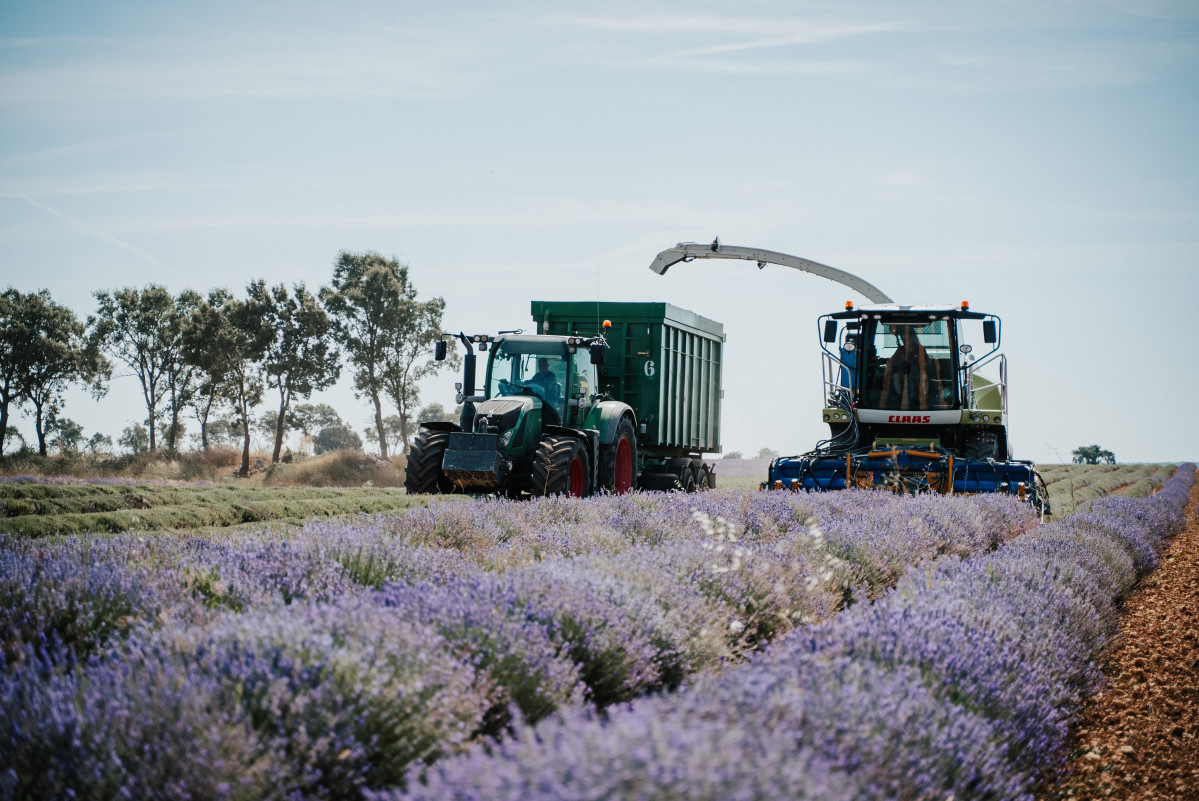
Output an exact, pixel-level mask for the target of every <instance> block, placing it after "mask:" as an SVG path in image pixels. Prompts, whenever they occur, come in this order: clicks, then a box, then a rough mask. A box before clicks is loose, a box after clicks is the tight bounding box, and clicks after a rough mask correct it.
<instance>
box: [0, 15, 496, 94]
mask: <svg viewBox="0 0 1199 801" xmlns="http://www.w3.org/2000/svg"><path fill="white" fill-rule="evenodd" d="M37 48H39V49H41V50H43V51H45V54H46V55H55V54H61V57H59V58H56V59H55V63H54V64H52V65H46V64H41V63H30V64H28V65H24V66H12V67H9V68H8V69H6V70H5V71H4V72H3V73H2V74H0V103H27V102H41V101H45V100H47V99H52V100H54V101H55V102H63V101H74V100H105V101H111V100H125V99H136V100H154V99H184V98H185V99H202V98H212V97H285V98H286V97H295V98H307V97H396V96H406V97H438V96H444V95H445V94H447V93H450V92H452V91H454V90H455V89H457V88H460V87H461V86H463V85H468V84H470V83H471V82H472V81H473V80H474V79H473V78H471V77H470V69H469V66H470V65H471V64H474V63H476V62H477V59H478V58H479V54H478V52H476V51H473V50H472V49H471V48H470V46H469V45H468V44H466V43H464V42H461V41H455V40H454V39H453V38H452V37H448V38H447V37H443V36H440V35H438V36H431V37H429V38H424V37H421V36H419V35H415V34H413V33H412V32H407V34H406V35H402V36H398V37H397V38H394V39H392V38H389V37H388V36H386V35H385V34H384V33H383V32H381V31H377V30H376V31H372V32H370V34H369V35H367V36H365V37H363V36H355V37H351V36H346V35H338V36H326V37H322V38H320V39H319V40H314V39H312V38H311V37H302V36H287V35H255V36H249V35H237V36H233V37H229V38H226V39H222V40H207V39H205V40H191V39H189V40H174V41H162V40H157V39H156V40H153V41H137V40H133V41H125V42H120V43H114V42H111V41H109V40H101V39H95V40H86V41H84V42H80V41H74V40H72V41H68V40H67V39H45V40H41V41H40V42H38V43H37Z"/></svg>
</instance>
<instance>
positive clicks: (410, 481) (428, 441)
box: [404, 428, 454, 495]
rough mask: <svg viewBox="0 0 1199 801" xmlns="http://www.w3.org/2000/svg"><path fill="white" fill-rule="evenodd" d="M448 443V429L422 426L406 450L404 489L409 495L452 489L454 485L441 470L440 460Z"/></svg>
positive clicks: (446, 491)
mask: <svg viewBox="0 0 1199 801" xmlns="http://www.w3.org/2000/svg"><path fill="white" fill-rule="evenodd" d="M449 444H450V432H449V431H431V430H429V429H427V428H424V429H421V432H420V433H419V434H417V435H416V441H415V442H413V443H412V448H411V450H409V451H408V464H407V465H406V466H405V467H404V489H405V490H406V491H407V492H408V494H409V495H428V494H436V493H443V494H445V493H449V492H452V491H453V489H454V485H453V484H451V483H450V481H449V479H447V478H446V477H445V475H444V474H443V473H442V472H441V462H442V459H444V457H445V449H446V446H448V445H449Z"/></svg>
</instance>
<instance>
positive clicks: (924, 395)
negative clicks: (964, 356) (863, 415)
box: [863, 320, 957, 411]
mask: <svg viewBox="0 0 1199 801" xmlns="http://www.w3.org/2000/svg"><path fill="white" fill-rule="evenodd" d="M870 323H872V324H868V325H867V326H866V328H867V330H866V336H865V342H864V344H865V353H864V354H863V355H864V357H865V360H866V371H865V375H864V386H863V390H864V397H863V406H865V407H866V408H870V409H897V410H903V411H907V410H909V409H910V410H919V409H924V410H931V409H952V408H954V407H955V405H956V403H957V393H956V386H957V382H956V381H955V376H956V370H955V369H954V368H955V366H956V365H955V363H954V359H953V356H954V344H953V338H952V331H953V326H952V325H950V324H949V323H948V322H947V321H945V320H933V321H930V322H927V323H923V324H920V323H908V322H886V321H883V322H878V321H870Z"/></svg>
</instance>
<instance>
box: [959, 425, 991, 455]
mask: <svg viewBox="0 0 1199 801" xmlns="http://www.w3.org/2000/svg"><path fill="white" fill-rule="evenodd" d="M962 456H964V457H965V458H967V459H978V460H980V461H981V460H985V459H998V458H999V437H998V436H996V435H995V432H994V431H979V432H978V433H976V434H971V435H970V436H969V437H967V438H966V441H965V442H963V443H962Z"/></svg>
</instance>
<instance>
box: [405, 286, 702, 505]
mask: <svg viewBox="0 0 1199 801" xmlns="http://www.w3.org/2000/svg"><path fill="white" fill-rule="evenodd" d="M531 311H532V314H533V319H534V321H535V322H536V324H537V326H538V328H539V329H540V330H541V332H542V333H541V334H525V333H523V332H521V331H506V332H501V333H500V334H499V335H497V336H489V335H484V334H480V335H476V336H466V335H465V334H461V333H460V334H458V335H457V337H456V338H457V339H458V340H460V341H461V342H462V344H463V345H464V346H465V347H466V356H465V358H464V364H463V376H462V379H463V380H462V382H461V383H460V384H458V385H457V389H458V402H459V403H461V404H462V415H461V418H460V420H459V422H457V423H448V422H433V423H423V424H422V427H421V431H420V433H418V434H417V437H416V441H415V442H414V443H413V445H412V449H411V451H410V452H409V455H408V467H407V471H406V476H405V480H404V486H405V487H406V488H407V490H408V492H410V493H451V492H463V493H475V494H487V493H499V494H504V495H507V496H508V497H512V498H516V497H523V496H526V495H532V496H544V495H558V494H566V495H574V496H579V497H582V496H586V495H592V494H595V493H598V492H609V493H616V494H623V493H625V492H629V491H630V490H633V489H649V490H667V491H669V490H680V491H685V492H694V491H696V490H701V489H710V488H712V487H715V485H716V474H715V465H714V464H706V463H704V461H703V455H704V454H705V453H719V452H720V400H721V394H722V390H721V388H720V376H721V371H720V363H721V362H720V357H721V351H722V349H723V344H724V328H723V326H721V325H720V323H717V322H715V321H713V320H709V319H707V318H705V317H701V316H699V315H698V314H694V313H693V312H689V311H687V310H685V309H679V308H676V307H674V306H671V305H670V304H667V303H613V302H600V303H592V302H581V301H533V303H532V309H531ZM476 348H477V349H478V351H479V354H486V361H485V362H484V363H483V368H484V370H483V375H482V386H481V387H478V386H476V377H477V375H476V374H477V370H476V364H477V359H478V354H476V353H475V350H476ZM446 350H447V342H446V341H445V340H442V341H440V342H438V343H437V345H436V351H435V353H434V357H435V358H437V359H439V360H440V359H444V358H445V356H446Z"/></svg>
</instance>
